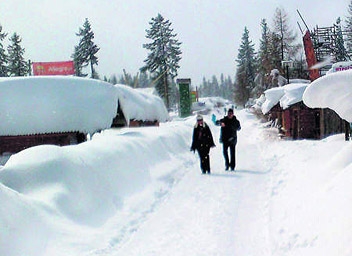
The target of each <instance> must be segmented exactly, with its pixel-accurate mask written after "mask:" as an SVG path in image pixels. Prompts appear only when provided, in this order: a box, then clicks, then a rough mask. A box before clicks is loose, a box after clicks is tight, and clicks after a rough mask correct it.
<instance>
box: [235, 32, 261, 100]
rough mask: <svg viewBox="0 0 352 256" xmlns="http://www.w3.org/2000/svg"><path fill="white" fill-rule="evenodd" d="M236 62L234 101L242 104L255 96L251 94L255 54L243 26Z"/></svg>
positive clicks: (254, 72)
mask: <svg viewBox="0 0 352 256" xmlns="http://www.w3.org/2000/svg"><path fill="white" fill-rule="evenodd" d="M236 62H237V72H236V88H235V101H236V103H237V104H241V105H243V106H244V105H245V104H246V103H247V101H248V100H249V98H250V97H252V96H256V95H252V93H253V89H254V88H255V83H254V79H255V74H256V54H255V51H254V44H253V43H252V41H251V40H250V39H249V31H248V29H247V27H245V28H244V32H243V35H242V40H241V45H240V49H239V51H238V56H237V60H236Z"/></svg>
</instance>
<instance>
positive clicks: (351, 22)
mask: <svg viewBox="0 0 352 256" xmlns="http://www.w3.org/2000/svg"><path fill="white" fill-rule="evenodd" d="M345 31H346V40H345V42H346V49H347V51H348V52H349V53H352V0H351V2H350V3H349V5H348V16H347V17H346V25H345Z"/></svg>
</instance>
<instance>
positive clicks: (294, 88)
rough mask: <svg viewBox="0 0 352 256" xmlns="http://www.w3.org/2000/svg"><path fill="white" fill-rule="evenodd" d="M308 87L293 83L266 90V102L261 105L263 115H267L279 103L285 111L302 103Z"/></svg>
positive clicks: (304, 84) (305, 84)
mask: <svg viewBox="0 0 352 256" xmlns="http://www.w3.org/2000/svg"><path fill="white" fill-rule="evenodd" d="M307 86H308V84H307V83H292V84H287V85H285V86H282V87H275V88H271V89H268V90H266V91H265V92H264V95H265V101H264V102H263V103H262V105H261V109H262V112H263V114H267V113H268V112H269V111H270V109H272V108H273V107H274V106H275V105H276V104H278V103H280V106H281V107H282V108H283V109H287V108H288V107H290V106H291V105H293V104H295V103H297V102H300V101H302V97H303V93H304V91H305V89H306V88H307ZM261 101H263V100H261Z"/></svg>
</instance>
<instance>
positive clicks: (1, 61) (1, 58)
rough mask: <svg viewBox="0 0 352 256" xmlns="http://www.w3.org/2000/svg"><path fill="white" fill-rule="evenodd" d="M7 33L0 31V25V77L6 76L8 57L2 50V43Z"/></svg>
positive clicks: (0, 29)
mask: <svg viewBox="0 0 352 256" xmlns="http://www.w3.org/2000/svg"><path fill="white" fill-rule="evenodd" d="M6 36H7V33H5V32H3V31H2V26H1V25H0V77H6V76H8V68H7V64H8V57H7V54H6V52H5V49H4V45H3V41H4V39H5V38H6Z"/></svg>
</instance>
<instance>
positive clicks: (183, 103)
mask: <svg viewBox="0 0 352 256" xmlns="http://www.w3.org/2000/svg"><path fill="white" fill-rule="evenodd" d="M176 83H177V84H178V88H179V91H180V112H179V113H180V117H187V116H189V115H190V114H191V97H190V92H189V88H190V84H191V79H189V78H183V79H177V80H176Z"/></svg>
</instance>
